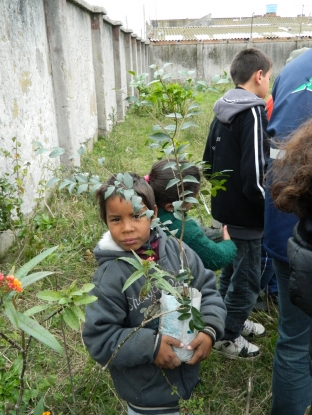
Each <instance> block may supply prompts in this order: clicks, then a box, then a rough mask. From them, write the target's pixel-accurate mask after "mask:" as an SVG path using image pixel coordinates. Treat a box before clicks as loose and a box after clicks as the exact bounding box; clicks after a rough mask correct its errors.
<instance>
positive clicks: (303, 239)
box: [287, 221, 312, 317]
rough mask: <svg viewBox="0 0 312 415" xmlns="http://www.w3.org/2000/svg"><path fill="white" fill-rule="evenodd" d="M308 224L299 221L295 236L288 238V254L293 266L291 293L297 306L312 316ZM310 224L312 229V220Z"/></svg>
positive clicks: (311, 256)
mask: <svg viewBox="0 0 312 415" xmlns="http://www.w3.org/2000/svg"><path fill="white" fill-rule="evenodd" d="M306 225H307V221H300V222H299V223H297V224H296V225H295V227H294V231H293V237H291V238H289V240H288V246H287V255H288V259H289V265H290V268H291V274H290V279H289V295H290V301H291V302H292V303H293V304H294V305H295V306H297V307H299V308H300V309H301V310H302V311H304V312H305V313H306V314H308V315H309V316H310V317H312V243H311V242H312V232H311V233H310V232H309V230H308V229H307V227H306ZM308 226H310V228H311V229H312V221H311V224H310V223H308ZM309 239H311V241H310V240H309Z"/></svg>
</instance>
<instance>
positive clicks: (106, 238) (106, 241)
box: [98, 231, 123, 251]
mask: <svg viewBox="0 0 312 415" xmlns="http://www.w3.org/2000/svg"><path fill="white" fill-rule="evenodd" d="M98 245H99V248H100V249H101V250H102V251H104V250H107V251H123V249H122V248H120V246H118V245H117V244H116V242H115V241H114V240H113V238H112V235H111V233H110V231H107V232H105V233H104V235H103V236H102V238H101V240H100V242H99V244H98Z"/></svg>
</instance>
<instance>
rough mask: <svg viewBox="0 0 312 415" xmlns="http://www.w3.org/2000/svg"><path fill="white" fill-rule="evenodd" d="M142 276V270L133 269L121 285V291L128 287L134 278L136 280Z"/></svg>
mask: <svg viewBox="0 0 312 415" xmlns="http://www.w3.org/2000/svg"><path fill="white" fill-rule="evenodd" d="M120 259H121V258H120ZM128 259H129V258H128ZM143 276H144V272H143V271H142V270H141V269H139V270H138V271H135V272H134V273H133V274H132V275H130V277H129V278H128V279H127V281H126V282H125V284H124V286H123V287H122V292H124V291H125V290H126V289H127V288H128V287H130V285H131V284H133V283H134V282H135V281H136V280H138V279H139V278H141V277H143Z"/></svg>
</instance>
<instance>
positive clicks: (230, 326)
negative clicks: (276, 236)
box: [219, 238, 261, 340]
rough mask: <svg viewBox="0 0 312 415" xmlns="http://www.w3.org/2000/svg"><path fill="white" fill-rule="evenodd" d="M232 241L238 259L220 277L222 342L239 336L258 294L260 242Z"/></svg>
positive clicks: (234, 239)
mask: <svg viewBox="0 0 312 415" xmlns="http://www.w3.org/2000/svg"><path fill="white" fill-rule="evenodd" d="M232 241H233V242H234V243H235V245H236V246H237V255H236V257H235V259H234V261H233V262H232V263H231V264H230V265H227V266H226V267H225V268H223V269H222V272H221V275H220V289H219V291H220V294H221V297H222V298H223V300H224V303H225V305H226V308H227V316H226V320H225V333H224V337H223V339H224V340H235V339H236V338H237V337H238V336H239V335H240V332H241V331H242V330H243V327H244V326H243V325H244V322H245V320H247V318H248V317H249V315H250V313H251V311H252V309H253V306H254V305H255V303H256V301H257V298H258V295H259V293H260V280H261V239H254V240H251V241H248V240H242V239H236V238H232Z"/></svg>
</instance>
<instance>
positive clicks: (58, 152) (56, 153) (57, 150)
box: [49, 147, 65, 158]
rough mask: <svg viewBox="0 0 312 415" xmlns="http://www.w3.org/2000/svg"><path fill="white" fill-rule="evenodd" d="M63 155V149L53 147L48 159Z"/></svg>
mask: <svg viewBox="0 0 312 415" xmlns="http://www.w3.org/2000/svg"><path fill="white" fill-rule="evenodd" d="M64 153H65V150H64V149H63V148H61V147H55V148H54V149H53V150H52V151H51V153H50V154H49V157H50V158H55V157H58V156H61V155H62V154H64Z"/></svg>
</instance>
